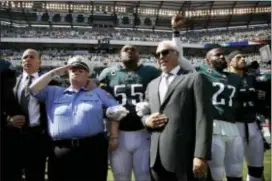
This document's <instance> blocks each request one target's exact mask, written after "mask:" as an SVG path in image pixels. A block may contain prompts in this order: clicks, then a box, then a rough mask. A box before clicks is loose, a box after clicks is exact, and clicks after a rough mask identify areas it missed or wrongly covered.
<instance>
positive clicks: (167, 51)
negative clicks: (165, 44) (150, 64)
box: [155, 49, 174, 59]
mask: <svg viewBox="0 0 272 181" xmlns="http://www.w3.org/2000/svg"><path fill="white" fill-rule="evenodd" d="M172 51H174V50H170V49H166V50H162V51H160V52H157V53H156V54H155V57H156V58H157V59H158V58H160V56H161V55H162V56H163V57H164V56H167V55H168V54H169V53H170V52H172Z"/></svg>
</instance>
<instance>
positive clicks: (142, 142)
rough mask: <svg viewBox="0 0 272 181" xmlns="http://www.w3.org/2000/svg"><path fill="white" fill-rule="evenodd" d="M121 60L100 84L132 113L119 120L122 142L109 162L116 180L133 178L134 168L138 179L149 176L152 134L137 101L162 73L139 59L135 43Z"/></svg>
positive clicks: (143, 180)
mask: <svg viewBox="0 0 272 181" xmlns="http://www.w3.org/2000/svg"><path fill="white" fill-rule="evenodd" d="M120 57H121V60H122V64H121V65H118V66H113V67H109V68H106V69H104V70H103V71H102V72H101V74H100V77H99V81H100V83H101V85H102V86H103V87H104V88H105V89H106V90H107V91H109V92H110V93H112V95H113V96H114V97H115V98H116V100H118V101H119V104H121V105H123V106H125V107H126V108H127V109H128V110H129V111H130V113H129V114H128V115H127V116H126V117H125V118H123V119H122V120H121V121H120V127H119V129H120V134H119V137H118V138H116V137H113V136H110V140H114V141H117V142H119V146H118V148H117V149H116V150H114V151H112V152H111V153H110V163H111V167H112V171H113V175H114V180H115V181H130V180H131V173H132V171H133V173H134V177H135V180H136V181H148V180H149V177H150V175H149V167H148V160H149V147H150V140H149V134H148V132H147V130H146V129H144V126H143V125H142V123H141V119H140V117H139V116H138V115H137V114H136V112H135V105H136V103H138V102H140V101H143V99H144V93H145V89H146V86H147V84H148V83H149V82H150V81H151V80H153V79H154V78H156V77H158V76H159V75H160V73H161V72H160V71H159V70H158V69H157V68H155V67H153V66H149V65H142V64H140V63H139V52H138V50H137V49H136V47H135V46H133V45H125V46H124V47H123V48H122V49H121V51H120Z"/></svg>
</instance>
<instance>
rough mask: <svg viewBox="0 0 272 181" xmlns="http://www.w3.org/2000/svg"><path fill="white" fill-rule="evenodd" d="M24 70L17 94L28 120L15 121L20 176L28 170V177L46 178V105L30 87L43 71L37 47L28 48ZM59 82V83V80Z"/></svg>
mask: <svg viewBox="0 0 272 181" xmlns="http://www.w3.org/2000/svg"><path fill="white" fill-rule="evenodd" d="M21 65H22V69H23V72H22V74H21V75H20V76H19V77H17V82H16V85H15V87H14V94H15V97H16V100H17V101H18V103H19V105H20V106H21V109H22V110H23V113H24V116H25V117H26V119H25V122H22V121H21V122H20V121H14V122H13V124H12V126H13V133H14V142H15V144H16V145H17V148H18V149H17V150H18V155H14V156H18V160H17V162H15V163H14V164H16V165H18V166H17V169H18V170H17V174H18V175H17V177H18V178H21V177H22V171H24V174H25V177H26V180H28V181H43V180H44V174H45V159H46V157H47V151H48V150H49V139H48V137H47V131H46V129H47V125H46V122H47V121H46V119H47V118H46V112H45V106H44V104H41V103H40V102H39V101H38V100H37V99H36V98H34V97H33V96H31V95H30V93H29V91H28V86H29V85H30V84H31V83H32V82H33V81H35V80H36V79H37V78H38V77H39V76H40V75H41V74H40V73H39V69H40V65H41V55H40V53H39V52H37V51H36V50H34V49H27V50H25V51H24V53H23V55H22V59H21ZM55 84H56V82H55Z"/></svg>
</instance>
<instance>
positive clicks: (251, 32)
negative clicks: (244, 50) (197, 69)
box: [1, 26, 271, 43]
mask: <svg viewBox="0 0 272 181" xmlns="http://www.w3.org/2000/svg"><path fill="white" fill-rule="evenodd" d="M1 37H23V38H32V37H35V38H57V39H63V38H69V39H89V40H99V39H103V38H109V39H111V40H126V41H151V42H159V41H161V40H165V39H167V40H169V39H171V37H172V33H171V32H157V31H154V32H153V31H140V30H124V29H122V30H115V29H111V30H108V29H87V28H84V29H79V28H73V29H71V28H38V27H24V28H14V27H8V26H2V27H1ZM181 39H182V41H183V42H184V43H204V42H206V43H218V42H226V41H243V40H247V41H252V40H270V39H271V27H270V26H260V27H248V28H232V29H228V30H227V29H225V30H209V31H187V32H182V33H181Z"/></svg>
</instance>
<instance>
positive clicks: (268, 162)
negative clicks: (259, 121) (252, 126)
mask: <svg viewBox="0 0 272 181" xmlns="http://www.w3.org/2000/svg"><path fill="white" fill-rule="evenodd" d="M246 174H247V168H246V163H244V169H243V179H244V180H245V179H246ZM264 178H265V181H271V152H270V150H269V151H267V152H266V153H265V157H264ZM108 181H113V176H112V172H111V170H110V169H109V172H108ZM132 181H134V177H133V176H132Z"/></svg>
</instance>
